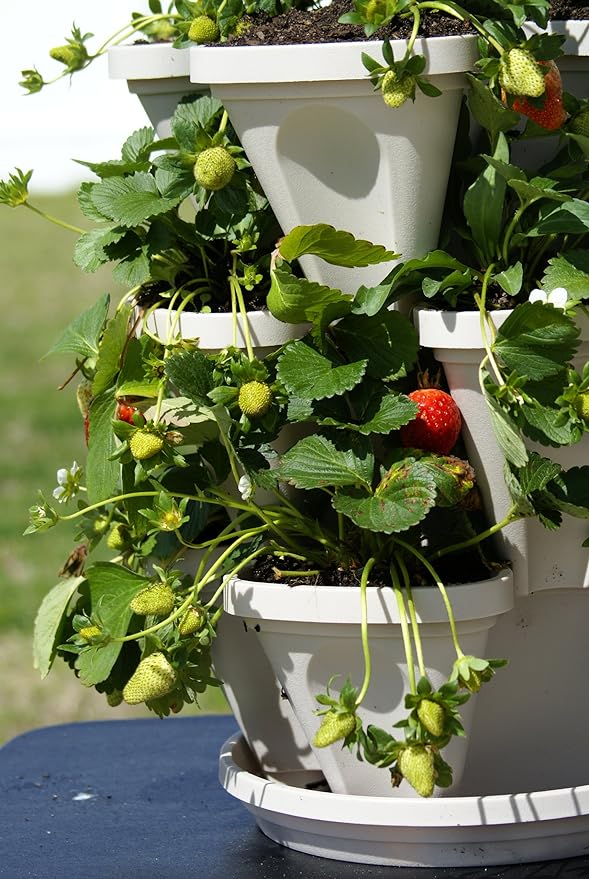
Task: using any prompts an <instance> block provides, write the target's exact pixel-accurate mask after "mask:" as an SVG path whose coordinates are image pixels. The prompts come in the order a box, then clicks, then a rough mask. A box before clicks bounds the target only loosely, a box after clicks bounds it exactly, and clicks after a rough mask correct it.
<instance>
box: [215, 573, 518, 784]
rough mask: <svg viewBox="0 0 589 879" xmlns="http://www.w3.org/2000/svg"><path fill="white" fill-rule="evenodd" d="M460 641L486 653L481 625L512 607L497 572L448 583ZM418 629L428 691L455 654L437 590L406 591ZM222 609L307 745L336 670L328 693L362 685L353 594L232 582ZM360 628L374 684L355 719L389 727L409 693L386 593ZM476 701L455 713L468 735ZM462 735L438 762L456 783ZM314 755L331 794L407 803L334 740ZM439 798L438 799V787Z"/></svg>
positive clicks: (378, 595) (385, 777)
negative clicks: (239, 625) (260, 653)
mask: <svg viewBox="0 0 589 879" xmlns="http://www.w3.org/2000/svg"><path fill="white" fill-rule="evenodd" d="M447 588H448V594H449V597H450V601H451V603H452V606H453V609H454V613H455V617H456V623H457V630H458V636H459V639H460V643H461V645H462V649H463V651H464V652H465V653H466V654H474V655H476V656H484V655H485V647H486V642H487V636H488V632H489V629H490V628H491V627H492V626H493V625H494V624H495V622H496V621H497V618H498V617H499V616H500V615H501V614H503V613H506V612H507V611H508V610H509V609H510V608H511V607H512V605H513V594H512V578H511V573H510V572H503V573H502V574H500V575H497V576H496V577H495V578H493V579H490V580H485V581H482V582H479V583H468V584H465V585H461V586H449V587H447ZM413 596H414V599H415V604H416V609H417V614H418V618H419V619H420V621H421V623H422V625H421V626H420V632H421V636H422V639H423V648H424V655H425V663H426V666H427V671H428V676H429V678H430V680H431V683H432V685H433V686H434V687H436V688H437V687H438V686H440V685H441V684H442V683H443V682H444V681H445V680H446V679H447V676H448V674H449V672H450V670H451V667H452V663H453V661H454V659H455V658H456V654H455V652H454V647H453V644H452V640H451V637H450V630H449V626H448V622H447V616H446V612H445V609H444V604H443V602H442V598H441V596H440V593H439V591H438V590H437V589H436V588H429V587H418V588H415V589H414V590H413ZM224 607H225V610H226V612H227V613H229V614H232V615H236V616H239V617H241V618H242V619H245V620H246V623H247V626H248V629H250V631H251V633H252V637H254V638H258V639H259V641H260V643H261V645H262V647H263V649H264V652H265V653H266V656H267V657H268V659H269V661H270V664H271V666H272V669H273V671H274V673H275V674H276V676H277V678H278V679H279V680H280V682H281V684H282V686H283V688H284V690H285V692H286V693H287V694H288V698H289V700H290V703H291V705H292V708H293V710H294V713H295V715H296V717H297V719H298V720H299V723H300V724H301V726H302V727H303V729H304V731H305V733H306V736H307V738H308V740H309V741H312V739H313V736H314V735H315V732H316V730H317V728H318V726H319V719H318V718H317V717H316V716H315V714H314V711H315V710H316V709H317V708H318V707H319V706H318V703H317V701H316V699H315V696H316V695H317V694H318V693H320V692H324V691H325V685H326V683H327V682H328V681H329V679H330V678H331V677H332V676H333V675H334V674H340V675H341V677H340V678H338V679H337V680H336V681H334V682H333V687H332V688H330V689H332V690H333V692H334V693H336V692H338V687H339V686H341V683H342V682H343V680H344V679H345V678H346V677H347V676H348V675H349V676H350V677H351V679H352V681H353V682H354V683H356V684H357V685H359V684H360V682H361V681H362V679H363V675H364V659H363V654H362V645H361V640H360V590H359V589H350V588H348V587H336V586H305V585H303V586H296V587H292V588H290V587H288V586H285V585H284V584H277V583H256V582H253V581H248V580H241V579H235V580H233V581H232V582H231V583H230V584H229V586H228V587H227V588H226V589H225V594H224ZM368 624H369V638H370V652H371V659H372V678H371V684H370V687H369V689H368V693H367V696H366V699H365V700H364V702H363V704H362V706H361V707H360V709H359V712H360V714H361V717H362V719H363V721H364V722H365V723H366V724H368V723H372V724H376V725H377V726H379V727H382V728H383V729H387V730H390V729H391V728H392V725H393V724H394V723H396V722H397V721H398V720H400V719H402V718H403V717H405V716H406V709H405V708H404V695H405V693H406V692H407V691H408V689H409V680H408V670H407V664H406V659H405V653H404V650H403V641H402V636H401V627H400V624H399V616H398V608H397V604H396V601H395V598H394V594H393V591H392V589H385V588H377V587H374V588H369V590H368ZM475 706H476V698H472V699H470V700H469V701H468V702H467V703H466V705H465V706H463V710H462V712H461V716H462V719H463V722H464V725H465V728H466V730H467V732H468V728H469V726H470V725H471V723H472V716H473V711H474V710H475ZM467 745H468V737H467V738H462V739H454V740H453V741H452V742H451V743H450V744H449V745H448V747H447V748H445V749H444V757H445V759H447V760H448V762H449V763H450V764H451V765H452V767H453V769H454V778H455V783H458V782H459V780H460V776H461V775H462V771H463V768H464V763H465V758H466V753H467ZM314 750H315V755H316V757H317V761H318V763H319V766H320V768H321V771H322V772H323V774H324V776H325V778H326V780H327V782H328V784H329V786H330V788H331V790H332V791H333V792H335V793H341V794H356V795H371V796H378V797H395V796H400V797H409V798H410V797H413V796H417V794H416V793H415V792H414V791H413V789H412V788H411V787H410V786H409V785H408V784H407V783H406V782H402V784H401V786H400V787H399V788H396V789H393V788H392V787H391V782H390V775H389V773H388V772H387V771H385V770H382V769H377V768H375V767H374V766H371V765H370V764H368V763H364V762H360V761H358V760H357V758H356V756H355V755H354V754H352V753H351V752H349V751H348V750H347V749H341V747H340V745H339V744H336V745H335V746H333V747H329V748H316V749H314ZM436 793H437V794H438V795H444V793H443V792H440V790H439V789H436Z"/></svg>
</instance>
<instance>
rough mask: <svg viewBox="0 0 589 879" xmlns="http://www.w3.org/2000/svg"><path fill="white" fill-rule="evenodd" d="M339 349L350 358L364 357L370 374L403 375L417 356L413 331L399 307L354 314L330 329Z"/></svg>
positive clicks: (394, 376)
mask: <svg viewBox="0 0 589 879" xmlns="http://www.w3.org/2000/svg"><path fill="white" fill-rule="evenodd" d="M333 333H334V336H335V338H336V339H337V341H338V343H339V345H340V347H341V349H342V351H343V352H344V353H345V354H346V356H347V357H348V358H349V359H350V360H352V361H354V360H360V359H362V358H365V359H366V360H367V361H368V366H367V368H366V373H367V375H369V376H371V377H372V378H386V379H391V380H393V379H397V378H404V377H405V376H406V375H408V373H409V372H410V371H411V369H412V368H413V366H414V364H415V362H416V360H417V352H418V348H419V342H418V338H417V331H416V330H415V327H414V326H413V324H412V323H411V321H409V319H408V318H407V317H406V316H405V315H403V314H401V313H400V312H399V311H384V312H380V313H379V314H376V315H374V316H373V317H368V316H367V315H362V314H360V315H358V314H354V315H353V316H352V315H351V316H350V317H348V318H344V320H342V321H340V322H339V324H337V326H335V327H334V330H333Z"/></svg>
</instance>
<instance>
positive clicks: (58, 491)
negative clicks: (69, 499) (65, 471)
mask: <svg viewBox="0 0 589 879" xmlns="http://www.w3.org/2000/svg"><path fill="white" fill-rule="evenodd" d="M64 495H65V488H64V487H63V486H62V485H58V486H57V488H54V489H53V497H54V498H55V500H56V501H60V502H61V499H62V498H63V496H64Z"/></svg>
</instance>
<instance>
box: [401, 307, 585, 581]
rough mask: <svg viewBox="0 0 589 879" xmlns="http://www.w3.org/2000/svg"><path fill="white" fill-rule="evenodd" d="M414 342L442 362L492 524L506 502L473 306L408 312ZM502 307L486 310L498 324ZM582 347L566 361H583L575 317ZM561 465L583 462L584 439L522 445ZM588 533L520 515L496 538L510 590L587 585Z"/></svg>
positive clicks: (566, 523) (567, 522)
mask: <svg viewBox="0 0 589 879" xmlns="http://www.w3.org/2000/svg"><path fill="white" fill-rule="evenodd" d="M415 314H416V317H415V319H416V323H417V326H418V329H419V341H420V344H421V345H423V346H425V347H426V348H433V351H434V356H435V357H436V359H437V360H439V362H440V363H441V364H442V365H443V367H444V372H445V374H446V379H447V381H448V385H449V388H450V392H451V394H452V396H453V397H454V399H455V400H456V403H457V404H458V407H459V408H460V411H461V413H462V419H463V438H464V442H465V445H466V449H467V453H468V457H469V460H470V462H471V464H472V465H473V467H474V468H475V472H476V474H477V481H478V485H479V488H480V489H481V493H482V496H483V504H484V508H485V512H486V514H487V517H488V518H489V520H490V522H500V521H501V520H502V519H503V518H504V516H505V515H506V514H507V512H508V511H509V509H510V507H511V499H510V495H509V492H508V490H507V486H506V484H505V480H504V477H503V473H504V458H503V454H502V452H501V450H500V448H499V444H498V442H497V440H496V438H495V434H494V432H493V428H492V425H491V418H490V415H489V412H488V408H487V404H486V403H485V400H484V397H483V395H482V393H481V390H480V387H479V377H478V368H479V364H480V362H481V360H482V359H483V356H484V353H485V352H484V349H483V347H482V340H481V334H480V326H479V313H478V311H465V312H445V311H436V310H434V309H427V308H420V309H417V310H416V312H415ZM509 314H510V312H509V311H496V312H493V313H492V317H493V320H494V322H495V325H496V326H497V327H499V326H500V325H501V324H502V323H503V322H504V321H505V320H506V319H507V317H508V316H509ZM580 324H581V331H582V339H583V341H582V344H581V346H580V349H579V354H578V356H577V358H576V360H575V361H574V363H575V365H576V366H577V367H582V366H583V365H584V364H585V363H586V361H587V360H589V322H588V321H587V320H582V321H580ZM527 445H528V447H529V448H530V449H534V450H535V451H537V452H538V453H539V454H541V455H545V456H546V457H548V458H552V459H553V460H555V461H557V462H558V463H559V464H561V465H562V467H564V468H565V469H567V470H568V469H569V468H570V467H578V466H581V465H584V464H586V463H587V461H588V460H589V437H585V438H584V439H583V440H582V441H581V442H580V443H577V444H576V445H574V446H568V447H562V448H558V449H554V448H551V447H546V446H541V445H537V444H535V443H532V442H528V443H527ZM588 535H589V525H588V523H587V520H584V519H575V518H572V517H570V516H566V515H565V516H564V517H563V524H562V526H561V527H560V528H559V529H558V530H556V531H548V530H547V529H546V528H544V527H543V526H542V525H541V524H540V523H539V522H538V521H537V520H536V519H529V520H527V519H523V520H520V521H518V522H514V523H512V524H511V525H508V526H507V527H506V528H504V529H503V531H502V532H501V534H500V535H498V536H497V538H496V542H497V546H498V548H499V551H500V553H502V554H504V555H505V556H506V557H507V558H508V559H509V560H510V561H511V564H512V566H513V573H514V582H515V587H516V592H517V593H518V594H520V595H526V594H528V593H531V592H536V591H538V590H541V589H562V588H569V589H570V588H573V589H575V588H584V587H587V586H589V552H588V551H587V550H586V549H582V548H581V544H582V543H583V541H584V540H585V539H586V538H587V536H588Z"/></svg>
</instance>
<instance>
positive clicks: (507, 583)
mask: <svg viewBox="0 0 589 879" xmlns="http://www.w3.org/2000/svg"><path fill="white" fill-rule="evenodd" d="M285 590H287V591H288V598H287V597H286V596H285ZM446 590H447V592H448V595H449V597H450V601H451V604H452V609H453V612H454V616H455V618H456V621H457V622H460V621H467V620H482V619H485V618H488V617H495V616H497V614H500V613H506V612H507V611H508V610H511V608H512V607H513V577H512V573H511V571H509V570H507V569H506V570H503V571H501V572H499V573H498V574H497V575H496V576H495V577H491V578H489V579H487V580H480V581H478V582H477V583H463V584H460V585H450V586H446ZM412 593H413V598H414V600H415V606H416V612H417V618H418V620H419V621H420V622H424V623H437V622H441V623H446V622H447V620H448V617H447V613H446V610H445V607H444V603H443V601H442V597H441V595H440V592H439V590H438V589H437V588H436V587H435V586H418V587H415V588H414V589H412ZM367 601H368V622H369V624H371V625H391V624H393V625H395V624H398V623H399V610H398V607H397V602H396V600H395V597H394V593H393V590H392V589H391V588H389V587H370V588H369V589H368V591H367ZM223 603H224V609H225V611H226V612H227V613H230V614H232V615H234V616H240V617H245V618H247V619H263V620H266V621H269V620H276V621H282V622H302V623H307V624H309V625H311V624H320V625H323V624H326V623H328V624H329V623H334V624H352V625H357V624H359V622H360V590H359V589H358V588H354V587H349V586H313V585H302V586H288V585H287V584H284V583H259V582H255V581H252V580H245V579H241V578H239V577H237V578H235V579H233V580H232V581H231V582H230V583H229V584H228V586H227V587H226V589H225V592H224V599H223Z"/></svg>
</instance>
